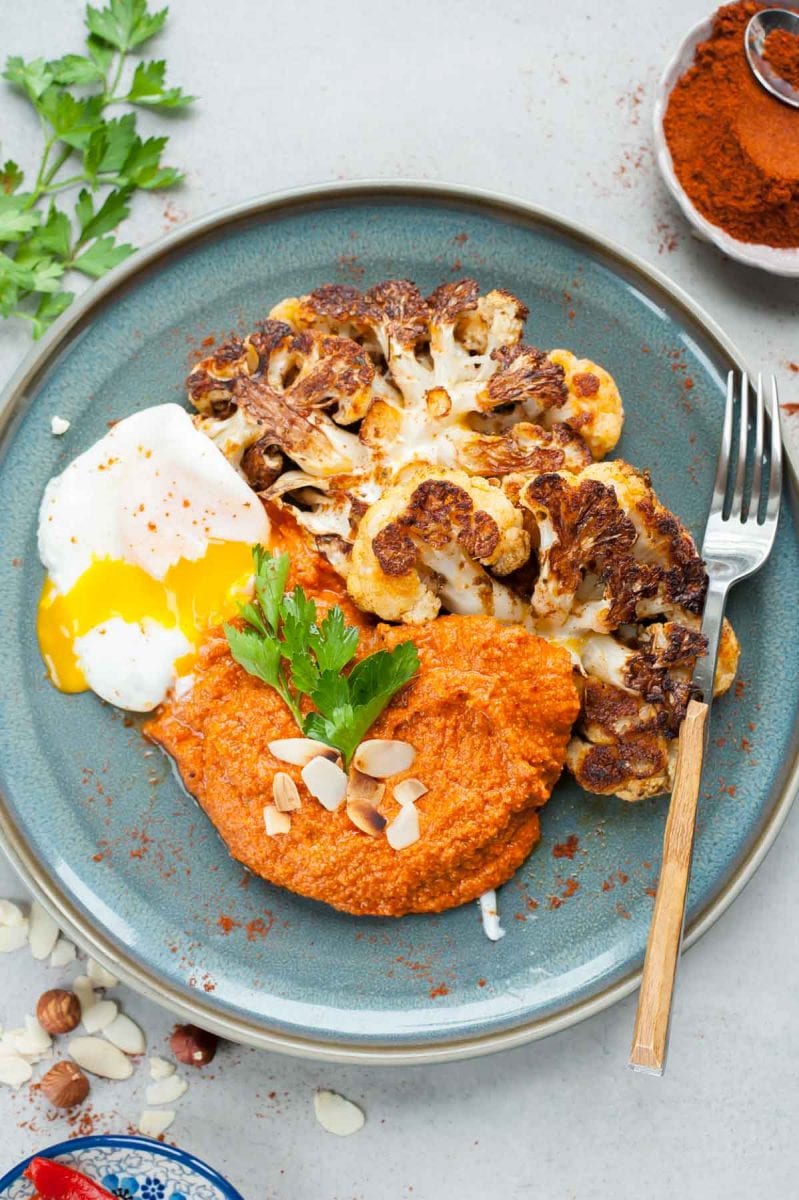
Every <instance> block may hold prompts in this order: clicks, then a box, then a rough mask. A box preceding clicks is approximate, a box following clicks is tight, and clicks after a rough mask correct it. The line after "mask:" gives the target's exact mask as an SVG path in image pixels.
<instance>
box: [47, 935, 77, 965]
mask: <svg viewBox="0 0 799 1200" xmlns="http://www.w3.org/2000/svg"><path fill="white" fill-rule="evenodd" d="M76 956H77V951H76V950H75V943H74V942H71V941H70V940H69V938H65V937H60V938H59V939H58V941H57V942H56V944H55V946H54V947H53V953H52V954H51V955H50V966H51V967H68V966H69V964H70V963H71V962H74V961H75V958H76Z"/></svg>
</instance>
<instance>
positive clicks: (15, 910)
mask: <svg viewBox="0 0 799 1200" xmlns="http://www.w3.org/2000/svg"><path fill="white" fill-rule="evenodd" d="M26 921H27V917H26V916H25V914H24V912H23V911H22V909H21V908H20V906H19V905H18V904H15V903H14V901H13V900H0V925H24V924H25V922H26Z"/></svg>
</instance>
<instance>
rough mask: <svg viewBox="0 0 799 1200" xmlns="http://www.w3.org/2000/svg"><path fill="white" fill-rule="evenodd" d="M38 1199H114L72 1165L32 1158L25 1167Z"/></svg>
mask: <svg viewBox="0 0 799 1200" xmlns="http://www.w3.org/2000/svg"><path fill="white" fill-rule="evenodd" d="M25 1176H26V1178H27V1179H30V1180H31V1182H32V1183H33V1186H34V1187H35V1188H36V1191H37V1193H38V1195H39V1200H114V1198H113V1196H112V1195H111V1193H110V1192H107V1191H106V1189H105V1188H104V1187H100V1184H99V1183H95V1182H94V1180H93V1179H89V1177H88V1175H82V1174H81V1172H80V1171H76V1170H75V1168H74V1167H66V1166H64V1164H63V1163H57V1162H53V1160H52V1159H51V1158H32V1159H31V1161H30V1162H29V1163H28V1165H27V1167H26V1168H25Z"/></svg>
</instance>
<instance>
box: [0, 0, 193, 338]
mask: <svg viewBox="0 0 799 1200" xmlns="http://www.w3.org/2000/svg"><path fill="white" fill-rule="evenodd" d="M166 16H167V10H166V8H162V9H159V10H158V11H151V10H150V9H149V7H148V2H147V0H107V2H106V3H105V6H104V7H99V6H98V7H92V6H91V5H89V6H87V9H86V27H87V36H86V44H85V47H84V52H83V53H68V54H62V55H61V56H60V57H54V58H50V59H45V58H44V57H38V58H34V59H31V60H30V61H26V60H25V59H23V58H22V57H21V56H20V55H18V54H12V55H10V56H9V57H8V58H7V60H6V63H5V70H4V71H3V78H4V79H6V80H7V82H8V83H9V84H10V85H11V86H12V87H15V88H17V89H19V91H20V92H21V93H22V94H23V95H24V96H25V97H26V99H27V100H28V101H29V102H30V104H31V105H32V107H33V109H34V110H35V112H36V115H37V116H38V118H39V123H40V125H41V128H42V131H43V145H42V148H41V155H40V161H39V165H38V169H37V170H36V173H35V175H31V176H30V178H32V179H33V183H32V185H31V184H29V190H27V191H25V192H23V191H22V190H21V189H22V184H23V173H22V171H21V170H20V169H19V167H18V166H17V164H16V163H15V162H14V161H13V159H10V158H9V159H7V161H6V162H5V165H4V166H2V167H1V168H0V317H16V318H19V319H22V320H26V321H28V322H29V323H30V326H31V329H32V332H33V336H34V337H40V336H41V334H42V333H43V332H44V331H45V329H46V328H47V326H48V324H49V323H50V322H51V321H53V320H54V319H55V318H56V317H57V316H58V315H59V314H60V313H61V312H63V311H64V309H65V308H66V307H67V305H68V304H69V302H70V300H72V299H73V295H74V293H73V292H72V291H71V290H69V289H68V288H66V287H64V286H63V285H62V283H61V282H60V281H61V278H62V276H63V275H64V274H65V273H66V272H70V271H76V272H79V273H80V274H82V275H84V276H88V277H89V278H92V279H96V278H99V277H100V276H101V275H103V274H105V272H106V271H108V270H110V269H111V268H112V267H114V266H116V264H117V263H119V262H121V261H122V260H123V259H124V258H126V257H127V256H128V254H130V253H131V252H132V250H133V247H132V246H129V245H128V244H127V243H124V242H123V243H120V242H118V241H117V240H116V238H115V237H111V236H109V235H110V234H111V232H112V231H113V230H115V229H116V228H117V226H118V225H119V224H120V223H121V222H122V221H123V220H124V219H125V218H126V217H127V216H128V214H129V211H130V197H131V196H132V195H133V193H134V192H135V191H136V190H137V189H143V190H147V191H152V190H154V189H157V188H168V187H172V186H174V185H175V184H177V183H179V182H180V180H181V179H182V178H183V177H182V175H181V173H180V171H179V170H177V168H175V167H172V166H168V165H164V164H163V163H162V161H161V160H162V156H163V153H164V149H165V147H166V145H167V138H166V137H160V136H155V137H148V138H141V137H140V136H139V134H138V131H137V128H136V113H135V111H126V112H122V113H118V115H115V116H111V115H110V112H109V110H110V109H111V106H116V105H120V104H128V105H135V106H140V105H143V106H145V107H148V108H150V109H154V110H160V111H164V112H166V111H170V110H178V109H183V108H185V107H186V106H187V105H189V104H190V103H191V102H192V100H193V97H191V96H188V95H186V94H185V93H184V92H183V91H182V89H181V88H179V87H167V86H166V74H167V70H166V63H165V62H164V61H163V60H160V59H156V60H151V61H136V59H134V61H133V63H130V56H131V55H132V54H135V55H136V57H137V58H138V56H139V55H140V54H141V51H139V50H137V47H139V46H141V45H143V43H145V42H147V41H149V40H150V38H152V37H154V36H155V35H156V34H157V33H158V32H159V31H160V30H161V29H162V28H163V26H164V22H165V21H166ZM70 88H79V89H80V91H79V92H78V93H77V94H74V93H73V92H72V91H70V90H69V89H70ZM67 189H74V190H73V196H74V194H75V192H77V193H78V195H77V199H76V200H75V201H74V209H70V208H66V209H65V208H64V206H63V204H61V205H60V206H58V207H57V206H56V205H55V204H54V202H53V197H54V196H55V195H56V194H57V193H61V192H66V191H67ZM95 197H96V198H95Z"/></svg>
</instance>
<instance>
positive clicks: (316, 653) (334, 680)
mask: <svg viewBox="0 0 799 1200" xmlns="http://www.w3.org/2000/svg"><path fill="white" fill-rule="evenodd" d="M253 561H254V563H255V596H254V599H253V600H252V602H251V603H249V604H243V605H241V607H240V613H241V616H242V617H243V619H244V621H245V626H244V628H243V629H238V628H236V626H234V625H225V636H226V637H227V640H228V645H229V646H230V652H231V654H232V655H233V657H234V659H235V660H236V662H237V663H239V664H240V665H241V666H242V667H244V669H245V671H248V672H249V673H250V675H254V676H255V677H256V678H257V679H261V680H262V681H263V682H264V683H266V684H268V685H269V686H270V687H272V688H274V689H275V691H276V692H277V693H278V695H280V696H281V697H282V699H283V700H284V701H285V703H286V705H287V706H288V708H289V709H290V711H291V714H292V716H293V717H294V720H295V721H296V722H297V725H298V726H299V728H300V729H301V730H302V732H303V733H304V734H305V735H306V737H311V738H316V740H317V741H320V742H325V743H326V744H327V745H328V746H333V747H334V748H335V749H336V750H339V751H340V752H341V755H342V758H343V759H344V765H345V767H349V764H350V760H351V758H352V756H353V754H354V753H355V750H356V749H357V747H358V745H359V743H360V742H361V741H362V739H363V737H364V734H365V733H366V732H367V730H368V729H369V728H370V727H371V726H372V725H373V724H374V723H375V721H376V720H377V718H378V717H379V716H380V714H381V712H382V711H383V709H384V708H385V707H386V705H387V704H388V702H389V700H391V698H392V696H394V695H395V694H396V693H397V692H398V691H399V690H400V688H401V687H404V685H405V684H406V683H408V682H409V680H411V679H412V678H413V676H414V675H415V674H416V672H417V671H418V669H419V654H418V651H417V649H416V646H415V645H414V644H413V642H403V643H401V644H400V645H399V646H395V647H394V649H393V650H378V651H376V652H375V653H374V654H370V655H368V656H367V657H366V658H362V659H361V660H360V661H359V662H357V663H356V664H355V666H354V667H352V669H351V670H350V672H349V674H348V675H345V674H344V668H345V667H346V666H348V664H349V663H351V662H352V660H353V658H354V657H355V651H356V649H357V647H358V637H359V631H358V630H357V629H356V628H355V627H354V626H352V625H347V624H346V623H345V620H344V613H343V612H342V611H341V609H340V608H339V607H338V605H336V607H335V608H331V609H330V610H329V611H328V612H327V613H326V614H325V616H324V617H323V619H322V620H321V621H320V620H318V616H317V611H316V604H315V603H314V601H313V600H312V599H311V598H310V597H309V596H307V595H306V594H305V592H304V591H303V590H302V588H300V587H296V588H294V590H293V591H292V592H287V591H286V580H287V579H288V573H289V565H290V559H289V556H288V554H272V553H270V551H268V550H265V549H264V548H263V547H262V546H255V547H253ZM304 696H305V697H307V698H308V699H309V700H310V702H311V704H313V706H314V709H315V710H316V711H313V712H309V713H308V714H307V715H305V716H303V714H302V711H301V707H300V705H301V700H302V697H304Z"/></svg>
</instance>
